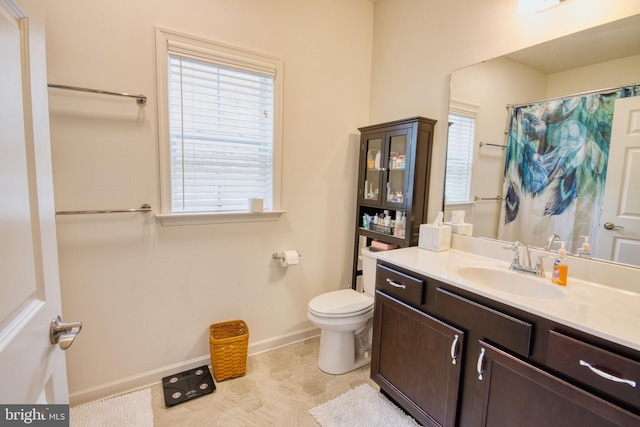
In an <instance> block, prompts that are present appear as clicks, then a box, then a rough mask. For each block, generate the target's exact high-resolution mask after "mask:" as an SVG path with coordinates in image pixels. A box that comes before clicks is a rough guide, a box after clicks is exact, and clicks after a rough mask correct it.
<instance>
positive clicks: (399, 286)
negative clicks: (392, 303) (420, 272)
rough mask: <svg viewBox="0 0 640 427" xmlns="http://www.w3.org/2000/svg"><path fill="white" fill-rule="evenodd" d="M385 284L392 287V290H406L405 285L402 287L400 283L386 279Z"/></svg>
mask: <svg viewBox="0 0 640 427" xmlns="http://www.w3.org/2000/svg"><path fill="white" fill-rule="evenodd" d="M387 283H388V284H390V285H391V286H393V287H394V288H402V289H407V285H403V284H402V283H398V282H396V281H395V280H391V279H387Z"/></svg>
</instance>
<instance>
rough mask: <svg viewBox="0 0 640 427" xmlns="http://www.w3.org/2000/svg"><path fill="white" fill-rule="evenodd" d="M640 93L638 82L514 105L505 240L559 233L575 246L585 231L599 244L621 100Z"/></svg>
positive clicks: (501, 227) (539, 242) (536, 242)
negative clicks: (613, 128) (613, 132)
mask: <svg viewBox="0 0 640 427" xmlns="http://www.w3.org/2000/svg"><path fill="white" fill-rule="evenodd" d="M638 92H640V86H638V85H634V86H630V87H626V88H621V89H618V90H615V91H612V92H608V93H594V94H589V95H582V96H576V97H574V98H569V99H560V100H549V101H542V102H540V103H536V104H531V105H526V106H519V107H511V108H510V120H509V134H508V140H507V154H506V160H505V169H504V182H503V194H504V195H505V196H504V200H503V202H502V208H501V212H500V222H499V224H498V239H500V240H506V241H515V240H522V241H524V242H526V243H527V244H529V245H532V246H538V247H541V246H544V244H545V243H546V240H547V238H548V237H549V236H550V235H551V234H553V233H555V234H557V235H558V236H560V239H561V240H563V241H565V242H566V247H567V250H568V251H569V252H573V253H575V252H576V250H577V248H578V247H579V245H580V244H581V243H582V239H581V238H580V237H581V236H590V243H591V244H592V247H596V246H597V238H598V231H599V225H598V224H599V219H600V212H601V207H602V197H603V193H604V184H605V179H606V174H607V161H608V158H609V143H610V140H611V122H612V120H613V107H614V101H615V100H616V99H617V98H620V97H627V96H635V95H636V94H638ZM557 248H558V247H556V246H554V249H557Z"/></svg>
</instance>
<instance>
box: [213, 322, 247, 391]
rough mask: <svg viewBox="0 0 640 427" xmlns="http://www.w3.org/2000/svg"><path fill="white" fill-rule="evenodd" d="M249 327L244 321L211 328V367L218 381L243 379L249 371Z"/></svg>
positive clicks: (222, 323) (215, 324) (224, 323)
mask: <svg viewBox="0 0 640 427" xmlns="http://www.w3.org/2000/svg"><path fill="white" fill-rule="evenodd" d="M248 345H249V327H248V326H247V324H246V323H245V322H244V321H242V320H230V321H228V322H221V323H214V324H213V325H211V326H209V347H210V349H211V367H212V368H213V377H214V378H215V379H216V381H224V380H228V379H230V378H235V377H241V376H243V375H244V374H245V372H246V370H247V347H248Z"/></svg>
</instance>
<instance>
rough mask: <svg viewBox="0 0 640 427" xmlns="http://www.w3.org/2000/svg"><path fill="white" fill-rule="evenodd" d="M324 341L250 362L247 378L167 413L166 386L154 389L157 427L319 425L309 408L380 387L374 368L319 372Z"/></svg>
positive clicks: (224, 384) (291, 347)
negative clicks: (373, 375) (358, 389)
mask: <svg viewBox="0 0 640 427" xmlns="http://www.w3.org/2000/svg"><path fill="white" fill-rule="evenodd" d="M319 344H320V339H319V338H318V337H316V338H311V339H309V340H306V341H302V342H299V343H295V344H291V345H288V346H285V347H281V348H279V349H275V350H271V351H268V352H265V353H261V354H258V355H255V356H250V357H248V358H247V372H246V374H245V376H243V377H239V378H233V379H229V380H225V381H220V382H216V391H214V392H213V393H212V394H208V395H205V396H202V397H199V398H196V399H194V400H191V401H189V402H185V403H181V404H179V405H176V406H173V407H171V408H166V407H165V404H164V397H163V392H162V385H161V384H156V385H154V386H152V387H151V393H152V402H153V412H154V422H155V427H168V426H176V427H177V426H180V427H181V426H185V427H189V426H193V427H208V426H212V427H214V426H215V427H218V426H220V427H225V426H233V427H242V426H261V427H262V426H278V427H280V426H283V427H284V426H292V427H298V426H300V427H304V426H316V427H317V426H318V424H317V423H316V422H315V420H314V419H313V417H312V416H311V415H309V412H308V411H309V409H311V408H313V407H315V406H317V405H319V404H321V403H324V402H326V401H328V400H331V399H333V398H334V397H337V396H339V395H341V394H342V393H345V392H346V391H348V390H349V389H351V388H354V387H356V386H358V385H360V384H363V383H368V384H370V385H371V386H372V387H373V388H374V389H375V390H379V387H378V386H377V385H376V384H375V383H374V382H373V381H371V379H370V378H369V365H366V366H364V367H362V368H360V369H357V370H355V371H352V372H348V373H346V374H343V375H330V374H327V373H325V372H323V371H321V370H320V369H319V368H318V365H317V363H316V362H317V360H318V347H319Z"/></svg>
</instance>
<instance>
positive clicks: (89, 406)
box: [70, 388, 153, 427]
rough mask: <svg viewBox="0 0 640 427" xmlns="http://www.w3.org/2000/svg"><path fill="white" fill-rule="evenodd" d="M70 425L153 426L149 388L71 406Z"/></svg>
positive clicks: (81, 426)
mask: <svg viewBox="0 0 640 427" xmlns="http://www.w3.org/2000/svg"><path fill="white" fill-rule="evenodd" d="M70 413H71V426H72V427H153V408H152V407H151V389H149V388H145V389H143V390H140V391H134V392H133V393H128V394H123V395H121V396H116V397H111V398H108V399H104V400H97V401H95V402H90V403H86V404H84V405H80V406H75V407H73V408H71V411H70Z"/></svg>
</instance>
